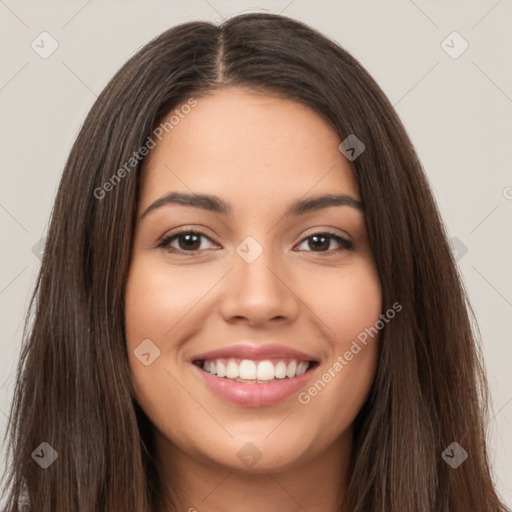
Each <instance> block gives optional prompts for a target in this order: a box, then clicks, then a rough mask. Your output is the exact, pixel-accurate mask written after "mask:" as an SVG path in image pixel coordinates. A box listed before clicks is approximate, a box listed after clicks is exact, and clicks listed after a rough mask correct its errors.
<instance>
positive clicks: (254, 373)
mask: <svg viewBox="0 0 512 512" xmlns="http://www.w3.org/2000/svg"><path fill="white" fill-rule="evenodd" d="M309 367H310V363H308V362H306V361H300V362H297V361H295V360H292V361H289V362H288V363H287V362H285V361H279V362H278V363H277V364H275V365H274V364H273V363H272V361H268V360H264V361H252V360H250V359H242V361H241V362H240V364H237V363H236V361H234V360H233V359H230V360H229V361H227V362H226V360H224V361H223V360H221V359H215V360H210V361H204V362H203V370H204V371H206V372H208V373H211V374H213V375H217V376H218V377H226V378H228V379H234V380H239V381H245V382H262V383H263V382H264V383H267V382H269V381H273V380H275V379H284V378H286V377H288V378H289V379H291V378H293V377H298V376H299V375H302V374H303V373H305V372H306V371H307V370H308V368H309Z"/></svg>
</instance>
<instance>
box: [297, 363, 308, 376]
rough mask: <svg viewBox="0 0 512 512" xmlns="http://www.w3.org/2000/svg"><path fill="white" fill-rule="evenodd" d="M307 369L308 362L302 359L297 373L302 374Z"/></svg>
mask: <svg viewBox="0 0 512 512" xmlns="http://www.w3.org/2000/svg"><path fill="white" fill-rule="evenodd" d="M307 369H308V363H306V362H305V361H301V362H300V363H299V364H298V366H297V373H296V375H302V374H303V373H306V370H307Z"/></svg>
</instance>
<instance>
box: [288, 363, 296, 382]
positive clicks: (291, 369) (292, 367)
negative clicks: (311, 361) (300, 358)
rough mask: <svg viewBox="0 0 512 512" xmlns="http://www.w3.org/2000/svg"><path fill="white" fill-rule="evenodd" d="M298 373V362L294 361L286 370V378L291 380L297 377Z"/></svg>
mask: <svg viewBox="0 0 512 512" xmlns="http://www.w3.org/2000/svg"><path fill="white" fill-rule="evenodd" d="M296 371H297V361H292V362H291V363H290V364H289V365H288V368H287V369H286V376H287V377H288V378H289V379H291V378H292V377H295V375H296Z"/></svg>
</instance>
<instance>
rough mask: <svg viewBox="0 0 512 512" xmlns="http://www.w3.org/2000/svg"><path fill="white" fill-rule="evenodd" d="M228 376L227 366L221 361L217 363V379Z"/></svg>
mask: <svg viewBox="0 0 512 512" xmlns="http://www.w3.org/2000/svg"><path fill="white" fill-rule="evenodd" d="M225 376H226V366H225V365H224V363H223V362H222V361H221V360H220V359H219V360H218V361H217V377H225Z"/></svg>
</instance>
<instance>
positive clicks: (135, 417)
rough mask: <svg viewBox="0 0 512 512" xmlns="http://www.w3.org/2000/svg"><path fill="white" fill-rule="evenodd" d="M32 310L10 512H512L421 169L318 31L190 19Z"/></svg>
mask: <svg viewBox="0 0 512 512" xmlns="http://www.w3.org/2000/svg"><path fill="white" fill-rule="evenodd" d="M32 305H33V308H34V309H35V311H34V320H33V324H32V325H30V326H29V327H28V328H27V333H28V334H27V339H26V343H25V345H24V348H23V352H22V360H21V363H20V369H19V374H18V382H17V386H16V390H15V400H14V402H13V409H12V413H11V422H10V424H9V427H10V435H11V443H10V445H9V446H10V447H11V449H12V455H11V456H12V467H11V470H10V473H9V484H10V492H9V503H8V509H9V510H15V504H16V503H17V500H18V498H19V497H20V494H21V493H22V489H23V488H24V486H25V489H26V491H27V494H28V497H29V498H30V503H31V507H32V510H38V511H50V510H51V511H66V512H69V511H72V510H76V511H81V512H86V511H91V512H92V511H97V510H112V511H114V510H116V511H117V510H123V511H137V512H142V511H177V510H189V511H192V510H198V511H199V512H201V511H214V510H245V511H252V510H268V511H273V510H287V511H295V510H309V511H316V510H323V511H325V510H332V511H334V510H336V511H346V512H348V511H350V512H356V511H358V512H363V511H364V512H370V511H372V512H373V511H408V512H410V511H418V512H420V511H421V512H427V511H428V512H434V511H435V512H440V511H450V512H458V511H461V512H462V511H468V510H471V511H474V512H477V511H482V512H483V511H486V512H488V511H491V510H492V511H496V512H497V511H504V510H506V508H505V505H504V504H503V503H501V502H500V500H499V498H498V497H497V495H496V492H495V490H494V486H493V482H492V479H491V476H490V469H489V465H488V459H487V452H486V444H485V437H484V427H485V425H486V415H485V406H486V403H487V395H486V382H485V374H484V370H483V366H482V363H481V361H480V359H479V357H478V353H477V347H478V345H477V340H476V337H475V335H474V334H473V333H472V331H471V327H470V319H469V316H468V311H467V307H466V298H465V295H464V291H463V288H462V286H461V283H460V281H459V277H458V275H457V271H456V267H455V264H454V261H453V259H452V256H451V253H450V250H449V247H448V244H447V241H446V236H445V232H444V229H443V226H442V224H441V221H440V218H439V214H438V211H437V208H436V206H435V203H434V200H433V198H432V194H431V192H430V189H429V187H428V184H427V181H426V179H425V176H424V173H423V171H422V168H421V164H420V163H419V161H418V158H417V156H416V154H415V152H414V150H413V147H412V144H411V143H410V141H409V139H408V137H407V134H406V132H405V130H404V128H403V126H402V124H401V123H400V121H399V119H398V118H397V116H396V114H395V112H394V111H393V109H392V107H391V105H390V103H389V102H388V100H387V99H386V97H385V96H384V94H383V93H382V91H381V90H380V89H379V87H378V86H377V85H376V84H375V82H374V81H373V79H372V78H371V77H370V76H369V75H368V73H367V72H366V71H365V70H364V69H363V68H362V67H361V65H360V64H359V63H358V62H357V61H356V60H355V59H354V58H353V57H351V56H350V55H349V54H348V53H347V52H346V51H344V50H343V49H341V48H340V47H339V46H337V45H336V44H334V43H333V42H331V41H329V40H327V39H326V38H324V37H323V36H321V35H320V34H318V33H317V32H315V31H313V30H311V29H310V28H308V27H306V26H304V25H303V24H301V23H298V22H296V21H293V20H291V19H288V18H285V17H282V16H275V15H267V14H249V15H242V16H237V17H234V18H232V19H230V20H228V21H226V22H225V23H224V24H223V25H221V26H220V27H217V26H214V25H212V24H209V23H203V22H196V23H187V24H184V25H181V26H178V27H175V28H173V29H171V30H169V31H167V32H165V33H164V34H162V35H161V36H159V37H158V38H156V39H155V40H153V41H152V42H150V43H149V44H148V45H146V46H145V47H144V48H142V50H140V52H139V53H138V54H137V55H135V56H134V57H133V58H132V59H131V60H130V61H129V62H128V63H127V64H126V65H125V66H123V68H122V69H121V70H120V71H119V72H118V73H117V74H116V76H115V77H114V78H113V79H112V81H111V82H110V83H109V84H108V85H107V87H106V88H105V90H104V92H103V93H102V94H101V96H100V97H99V98H98V100H97V102H96V103H95V104H94V106H93V108H92V109H91V112H90V113H89V115H88V117H87V119H86V121H85V123H84V126H83V127H82V130H81V132H80V134H79V136H78V138H77V140H76V142H75V144H74V147H73V149H72V151H71V154H70V157H69V159H68V162H67V164H66V168H65V171H64V174H63V177H62V181H61V184H60V188H59V191H58V194H57V198H56V202H55V207H54V211H53V214H52V221H51V225H50V229H49V233H48V238H47V244H46V250H45V254H44V258H43V262H42V267H41V271H40V275H39V278H38V281H37V286H36V290H35V295H34V299H33V304H32Z"/></svg>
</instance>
